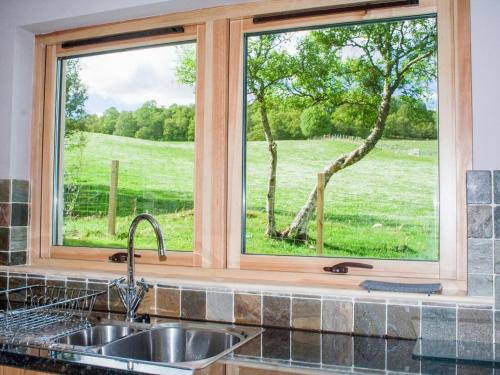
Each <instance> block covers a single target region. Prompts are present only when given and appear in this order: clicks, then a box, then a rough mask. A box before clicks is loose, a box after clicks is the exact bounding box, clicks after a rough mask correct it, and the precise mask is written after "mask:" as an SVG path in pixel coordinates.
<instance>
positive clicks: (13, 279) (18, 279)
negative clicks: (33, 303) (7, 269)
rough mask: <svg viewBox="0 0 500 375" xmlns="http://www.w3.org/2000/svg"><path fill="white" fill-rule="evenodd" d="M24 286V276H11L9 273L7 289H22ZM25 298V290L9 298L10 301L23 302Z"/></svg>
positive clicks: (21, 274)
mask: <svg viewBox="0 0 500 375" xmlns="http://www.w3.org/2000/svg"><path fill="white" fill-rule="evenodd" d="M25 286H26V274H23V273H19V274H11V273H9V289H15V288H23V287H25ZM25 298H26V290H22V291H19V292H15V294H13V295H12V297H10V299H11V301H24V300H25Z"/></svg>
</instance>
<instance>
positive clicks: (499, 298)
mask: <svg viewBox="0 0 500 375" xmlns="http://www.w3.org/2000/svg"><path fill="white" fill-rule="evenodd" d="M495 309H497V310H500V275H495Z"/></svg>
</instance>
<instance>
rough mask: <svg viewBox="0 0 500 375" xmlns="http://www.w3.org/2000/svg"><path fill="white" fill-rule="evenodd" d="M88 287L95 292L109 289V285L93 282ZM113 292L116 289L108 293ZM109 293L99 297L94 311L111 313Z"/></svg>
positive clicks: (90, 281) (114, 288)
mask: <svg viewBox="0 0 500 375" xmlns="http://www.w3.org/2000/svg"><path fill="white" fill-rule="evenodd" d="M47 285H49V280H47ZM87 287H88V288H89V290H95V291H101V290H106V289H108V285H107V284H104V283H96V282H93V281H92V280H89V282H88V284H87ZM112 291H116V287H113V288H111V290H110V291H109V292H108V293H109V294H110V295H111V294H112ZM108 293H104V294H101V295H99V296H97V298H96V300H95V305H94V310H97V311H109V305H108V297H109V296H108Z"/></svg>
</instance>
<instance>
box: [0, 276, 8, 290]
mask: <svg viewBox="0 0 500 375" xmlns="http://www.w3.org/2000/svg"><path fill="white" fill-rule="evenodd" d="M7 283H8V276H7V274H6V273H5V272H1V273H0V290H2V289H7V286H8V285H7Z"/></svg>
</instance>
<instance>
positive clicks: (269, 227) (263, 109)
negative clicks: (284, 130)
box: [257, 96, 278, 238]
mask: <svg viewBox="0 0 500 375" xmlns="http://www.w3.org/2000/svg"><path fill="white" fill-rule="evenodd" d="M257 100H258V101H259V103H260V106H259V107H260V117H261V120H262V126H263V128H264V134H265V136H266V141H267V148H268V151H269V157H270V158H269V178H268V180H267V194H266V221H267V223H266V235H267V236H268V237H271V238H275V237H276V235H277V232H276V217H275V211H274V207H275V201H276V167H277V164H278V145H277V144H276V142H275V141H274V138H273V133H272V131H271V126H270V124H269V118H268V115H267V105H266V101H265V98H264V97H263V96H260V97H258V98H257Z"/></svg>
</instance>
